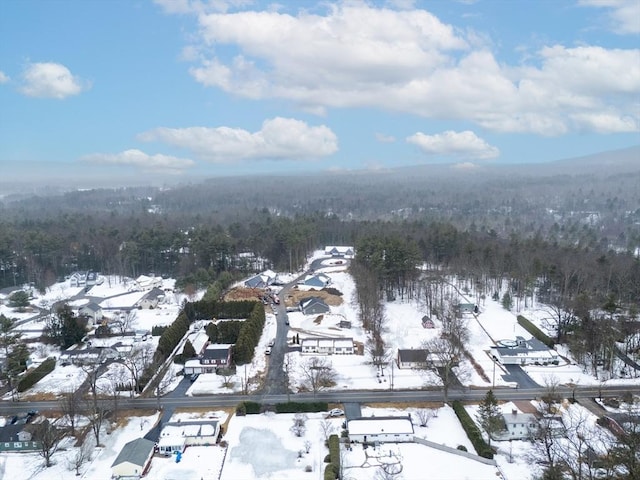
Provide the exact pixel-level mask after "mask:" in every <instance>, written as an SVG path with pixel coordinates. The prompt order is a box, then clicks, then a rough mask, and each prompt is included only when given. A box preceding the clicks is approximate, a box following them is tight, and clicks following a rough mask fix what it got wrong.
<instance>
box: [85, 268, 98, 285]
mask: <svg viewBox="0 0 640 480" xmlns="http://www.w3.org/2000/svg"><path fill="white" fill-rule="evenodd" d="M98 278H99V277H98V272H93V271H91V270H90V271H88V272H87V276H86V282H85V283H86V286H87V289H89V288H91V287H93V286H94V285H97V284H98V282H99V280H98Z"/></svg>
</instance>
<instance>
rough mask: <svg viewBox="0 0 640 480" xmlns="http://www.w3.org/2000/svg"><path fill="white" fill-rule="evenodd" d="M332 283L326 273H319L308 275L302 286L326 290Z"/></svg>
mask: <svg viewBox="0 0 640 480" xmlns="http://www.w3.org/2000/svg"><path fill="white" fill-rule="evenodd" d="M330 283H331V278H330V277H329V276H328V275H325V274H324V273H318V274H316V275H308V276H307V277H306V278H305V279H304V280H303V281H302V285H304V286H305V287H312V288H319V289H322V288H325V287H327V286H328V285H329V284H330Z"/></svg>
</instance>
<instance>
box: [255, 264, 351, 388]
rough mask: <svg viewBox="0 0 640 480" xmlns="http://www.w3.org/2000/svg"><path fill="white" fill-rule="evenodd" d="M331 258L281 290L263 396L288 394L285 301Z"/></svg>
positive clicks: (311, 268) (287, 331) (315, 265)
mask: <svg viewBox="0 0 640 480" xmlns="http://www.w3.org/2000/svg"><path fill="white" fill-rule="evenodd" d="M329 258H330V257H325V258H319V259H316V260H314V261H313V262H311V265H310V268H309V270H307V271H306V272H304V273H302V274H301V275H300V276H299V277H297V278H296V279H294V280H293V281H291V282H289V283H287V284H286V285H285V286H283V287H282V290H280V293H279V294H278V297H280V300H281V301H280V304H279V305H273V307H274V312H275V314H276V325H277V330H276V338H275V342H274V344H273V347H272V348H271V354H270V355H269V358H268V361H267V375H266V379H265V385H264V388H263V389H262V391H261V392H260V393H261V394H262V395H263V396H264V395H277V394H286V393H287V381H286V378H285V375H286V374H285V365H284V356H285V353H287V352H288V351H289V345H288V342H287V337H288V333H289V325H288V323H289V317H288V315H287V308H286V305H285V300H286V298H287V295H288V293H289V290H291V288H292V287H293V286H294V285H295V284H296V283H298V281H300V280H301V279H302V278H304V277H305V276H306V275H308V274H310V273H313V272H314V271H315V270H317V269H318V268H321V267H322V262H324V261H325V260H327V259H329ZM343 261H344V262H345V265H348V260H343ZM261 354H262V353H261V352H258V355H261Z"/></svg>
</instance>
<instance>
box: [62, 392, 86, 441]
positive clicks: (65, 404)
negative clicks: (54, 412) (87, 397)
mask: <svg viewBox="0 0 640 480" xmlns="http://www.w3.org/2000/svg"><path fill="white" fill-rule="evenodd" d="M58 403H59V405H60V411H61V412H62V415H63V417H64V418H65V420H66V423H67V425H68V426H69V427H70V428H71V435H73V436H75V434H76V422H77V421H78V415H79V414H80V413H81V405H80V404H81V397H80V395H79V394H77V393H76V392H75V391H74V390H68V391H66V392H64V393H63V394H62V397H60V400H59V401H58Z"/></svg>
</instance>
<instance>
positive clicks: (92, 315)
mask: <svg viewBox="0 0 640 480" xmlns="http://www.w3.org/2000/svg"><path fill="white" fill-rule="evenodd" d="M78 315H79V316H81V317H85V318H86V319H87V326H88V327H89V328H91V327H92V326H93V325H97V324H98V323H100V321H101V320H102V318H103V313H102V308H101V307H100V305H98V304H97V303H95V302H89V303H87V304H86V305H84V306H82V307H80V309H79V310H78Z"/></svg>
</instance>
